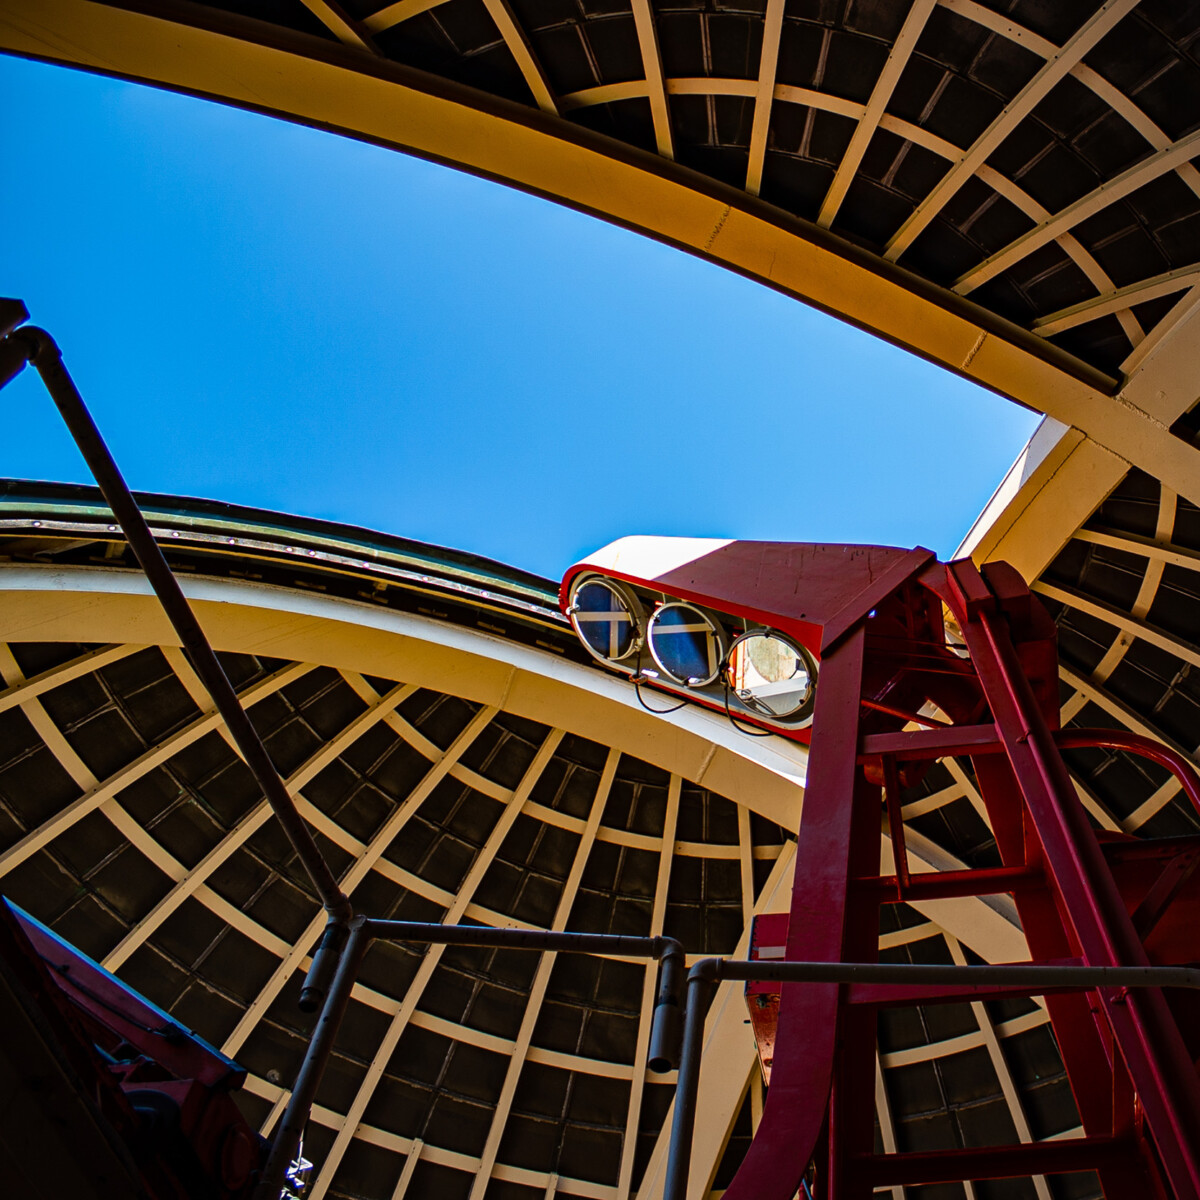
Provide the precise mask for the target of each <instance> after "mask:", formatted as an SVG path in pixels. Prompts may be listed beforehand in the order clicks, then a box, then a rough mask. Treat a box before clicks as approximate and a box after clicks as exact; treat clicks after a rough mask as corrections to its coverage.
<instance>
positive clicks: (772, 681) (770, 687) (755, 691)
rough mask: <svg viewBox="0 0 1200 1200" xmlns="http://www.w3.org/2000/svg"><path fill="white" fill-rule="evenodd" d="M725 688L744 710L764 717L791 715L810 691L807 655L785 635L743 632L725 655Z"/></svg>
mask: <svg viewBox="0 0 1200 1200" xmlns="http://www.w3.org/2000/svg"><path fill="white" fill-rule="evenodd" d="M728 670H729V687H730V689H731V690H732V692H733V693H734V695H735V696H737V698H738V699H739V700H740V701H741V702H742V704H743V705H744V706H745V707H746V709H747V710H748V711H750V712H753V713H758V714H759V715H760V716H764V717H768V718H770V717H774V718H782V717H793V716H795V715H796V714H798V713H800V712H801V711H802V710H803V709H804V707H805V706H806V705H807V704H808V702H809V700H810V699H811V698H812V694H813V680H812V672H811V670H810V668H809V665H808V658H807V656H806V655H805V654H804V653H803V651H801V650H800V648H799V647H798V646H795V645H793V644H792V643H791V642H790V641H788V640H787V639H786V638H782V637H779V636H777V635H775V634H769V633H750V634H744V635H743V636H742V637H740V638H738V640H737V641H736V642H734V644H733V649H732V650H731V651H730V654H729V668H728Z"/></svg>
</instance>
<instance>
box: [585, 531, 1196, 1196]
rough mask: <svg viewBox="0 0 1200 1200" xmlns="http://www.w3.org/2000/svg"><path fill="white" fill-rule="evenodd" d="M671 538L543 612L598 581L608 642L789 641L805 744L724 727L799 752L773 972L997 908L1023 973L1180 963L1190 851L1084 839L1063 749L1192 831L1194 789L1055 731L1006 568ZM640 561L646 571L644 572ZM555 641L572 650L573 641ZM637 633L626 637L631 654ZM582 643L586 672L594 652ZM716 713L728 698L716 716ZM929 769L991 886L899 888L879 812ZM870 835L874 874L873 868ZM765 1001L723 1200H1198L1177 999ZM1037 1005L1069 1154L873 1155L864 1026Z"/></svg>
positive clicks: (610, 552) (1053, 994)
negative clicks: (904, 1013) (947, 1186)
mask: <svg viewBox="0 0 1200 1200" xmlns="http://www.w3.org/2000/svg"><path fill="white" fill-rule="evenodd" d="M672 541H673V540H672V539H625V541H624V542H618V543H615V545H614V546H613V547H609V548H608V549H607V550H605V551H601V552H600V553H599V554H597V555H596V556H594V557H593V558H592V559H591V560H589V561H588V562H585V563H582V564H580V565H579V566H577V567H575V568H572V570H571V571H570V572H568V574H567V577H566V579H565V580H564V584H563V603H564V607H566V608H567V611H568V612H569V613H570V612H572V607H571V597H572V596H581V595H584V593H583V592H582V586H581V581H583V580H586V579H588V578H592V579H596V578H600V579H610V580H613V581H616V584H615V586H616V590H615V591H614V592H613V593H612V594H613V595H614V596H616V597H617V601H614V602H613V604H612V605H611V607H612V608H613V609H614V610H615V609H616V608H617V607H619V604H620V603H627V604H628V605H629V606H630V616H629V621H630V623H631V624H636V622H637V621H639V620H644V619H645V616H644V615H645V613H647V612H654V613H657V612H659V611H660V610H671V609H673V608H674V609H678V606H679V605H680V604H683V605H686V606H690V609H689V612H690V613H692V614H695V613H700V614H706V617H705V619H706V620H708V621H709V622H710V623H711V625H712V626H713V628H714V629H718V630H720V629H723V630H724V633H723V634H711V636H712V637H717V638H718V639H720V638H721V637H723V638H724V641H723V643H722V644H723V645H724V646H726V647H729V646H730V645H733V646H736V644H737V638H738V636H739V635H740V636H741V637H743V638H744V637H748V636H751V635H752V634H753V632H754V630H756V629H757V630H759V631H760V632H762V633H764V634H768V636H775V637H780V638H781V639H787V640H788V641H789V642H790V643H791V644H792V645H796V644H797V643H798V644H799V647H801V648H802V649H803V651H804V652H805V654H806V655H807V657H806V659H805V661H806V662H807V664H808V669H809V671H810V674H811V675H812V679H813V684H814V686H813V689H812V690H813V692H814V694H815V702H814V706H813V711H812V717H811V724H810V725H808V724H806V725H804V726H803V727H795V726H794V727H791V728H788V727H785V726H783V725H778V724H776V725H774V726H773V723H772V722H771V721H770V720H758V719H756V714H755V712H754V711H753V709H752V708H751V709H745V708H744V709H743V710H742V711H741V712H740V713H739V714H738V715H739V720H740V721H741V722H743V723H745V724H746V725H748V726H749V725H759V726H760V727H763V728H768V729H770V728H774V731H775V732H777V733H779V734H781V736H785V737H792V738H794V739H796V740H803V741H807V742H809V743H810V747H811V749H810V757H809V764H808V776H807V785H806V791H805V799H804V808H803V818H802V820H801V823H800V827H799V830H798V832H797V846H796V868H795V885H794V890H793V894H792V904H791V911H790V913H789V914H788V917H787V929H786V944H785V958H786V959H787V960H789V961H797V962H807V963H872V962H875V961H877V959H878V934H879V918H880V909H881V907H882V906H885V905H894V904H899V903H904V902H907V901H922V900H935V899H947V898H954V897H979V896H997V895H1003V894H1008V895H1011V897H1012V899H1013V901H1014V902H1015V906H1016V910H1017V913H1018V915H1019V917H1020V921H1021V925H1022V928H1023V931H1024V934H1025V938H1026V940H1027V942H1028V947H1029V960H1028V963H1030V964H1035V965H1040V966H1044V967H1054V966H1069V965H1075V966H1084V967H1113V966H1121V967H1144V966H1150V965H1153V966H1169V965H1170V966H1175V965H1181V964H1193V963H1195V962H1196V960H1197V959H1200V876H1196V877H1195V878H1193V870H1194V868H1195V867H1196V866H1197V865H1200V838H1180V839H1172V840H1170V841H1161V840H1160V841H1154V842H1147V841H1141V840H1138V839H1135V838H1132V837H1126V836H1122V835H1111V834H1104V835H1098V834H1097V832H1096V830H1095V829H1094V828H1093V827H1092V824H1091V822H1090V821H1089V819H1088V817H1087V814H1086V812H1085V810H1084V808H1083V806H1082V804H1081V802H1080V800H1079V799H1078V797H1077V794H1076V792H1075V789H1074V786H1073V784H1072V782H1071V779H1070V776H1069V774H1068V772H1067V768H1066V765H1065V764H1064V762H1063V759H1062V755H1061V750H1062V749H1064V748H1072V747H1081V746H1104V747H1108V748H1113V749H1121V750H1125V751H1128V752H1131V753H1135V754H1144V755H1147V756H1149V757H1151V758H1153V759H1155V760H1156V761H1157V762H1158V763H1159V764H1160V765H1163V766H1165V767H1167V768H1168V769H1170V770H1171V771H1173V772H1174V773H1175V774H1176V775H1177V776H1178V777H1179V778H1180V781H1181V783H1182V785H1183V788H1184V791H1185V792H1186V794H1187V795H1188V797H1189V799H1190V800H1191V801H1192V803H1193V805H1195V806H1196V807H1197V810H1198V811H1200V780H1198V779H1197V776H1196V774H1195V772H1194V771H1193V770H1192V768H1191V766H1190V764H1188V763H1187V762H1186V761H1184V760H1182V759H1181V758H1180V757H1179V756H1177V755H1175V754H1174V753H1173V752H1171V751H1169V750H1167V749H1166V748H1164V747H1163V746H1161V745H1160V744H1158V743H1156V742H1153V741H1151V740H1149V739H1143V738H1139V737H1136V736H1134V735H1131V734H1127V733H1117V732H1114V731H1111V730H1081V729H1072V730H1066V731H1064V730H1060V729H1059V695H1058V658H1057V648H1056V638H1055V628H1054V623H1053V621H1052V620H1051V618H1050V616H1049V615H1048V613H1047V612H1046V610H1045V609H1044V608H1043V607H1042V605H1041V603H1040V601H1039V600H1038V599H1037V598H1036V597H1035V596H1034V595H1033V594H1032V593H1031V591H1030V590H1029V588H1028V586H1027V585H1026V584H1025V582H1024V581H1023V580H1022V579H1021V578H1020V576H1019V575H1018V574H1017V573H1016V571H1014V570H1013V569H1012V568H1011V567H1009V566H1008V565H1007V564H1004V563H992V564H989V565H987V566H985V567H984V568H983V569H982V572H981V571H979V570H977V569H976V568H975V566H974V565H973V564H972V563H970V562H969V561H958V562H952V563H949V564H942V563H939V562H937V561H936V559H935V558H934V556H933V555H932V554H930V553H929V552H927V551H922V550H912V551H903V550H890V549H887V548H884V547H849V546H805V545H795V546H789V545H782V544H775V543H755V542H730V543H719V542H713V543H694V544H693V546H692V549H691V551H689V552H686V553H679V551H680V549H681V548H682V549H683V550H685V551H686V550H687V548H686V547H681V545H680V546H676V547H675V548H674V551H672V547H671V546H670V545H669V543H671V542H672ZM654 543H660V544H661V545H662V546H663V549H664V551H665V552H666V558H665V559H664V560H663V561H662V563H661V564H659V565H655V563H654V560H655V554H654V553H653V551H654ZM595 595H598V593H597V594H595ZM595 595H593V596H592V597H591V599H592V600H593V601H594V600H595ZM586 598H587V597H586V596H585V599H586ZM601 599H602V600H604V598H603V597H601ZM618 602H619V603H618ZM604 603H605V604H607V603H608V601H607V600H604ZM595 607H596V605H595V604H594V603H593V608H595ZM634 610H636V611H634ZM584 615H585V616H586V617H587V619H589V620H590V621H592V622H593V624H594V623H595V621H596V618H595V616H594V615H592V614H584ZM573 619H574V620H576V627H577V628H579V629H581V636H584V633H586V632H588V631H589V630H588V627H586V626H582V625H581V624H580V621H581V618H579V617H577V616H573ZM604 619H605V620H608V618H604ZM622 619H624V618H622ZM687 619H688V620H691V621H692V625H691V626H688V628H690V629H693V630H700V628H701V621H700V617H698V616H695V615H691V616H689V617H687ZM612 620H614V621H615V620H616V618H615V617H614V618H612ZM654 622H655V617H654V616H650V617H649V619H648V629H647V630H646V631H645V635H646V636H647V637H648V638H653V636H654ZM678 623H679V619H676V624H677V625H678ZM611 627H612V628H614V629H615V628H616V626H615V625H614V626H611ZM623 628H624V627H622V629H623ZM768 631H770V632H769V633H768ZM667 632H671V631H670V630H667ZM697 636H699V635H697ZM704 636H710V635H708V634H705V635H704ZM594 641H595V644H598V645H600V647H601V651H603V650H604V649H605V648H606V646H607V645H608V644H609V643H603V642H600V641H599V640H598V639H594ZM635 642H636V636H635V634H633V633H631V635H630V637H629V638H628V639H626V640H624V641H622V642H620V644H619V646H618V641H617V638H616V634H614V635H613V638H612V639H611V645H612V646H614V647H617V648H618V649H620V650H621V654H622V658H623V659H624V662H625V663H626V664H628V663H629V662H633V661H635V659H634V650H635ZM798 653H799V651H798ZM602 656H603V655H602V654H597V657H602ZM656 657H659V656H656ZM709 657H710V660H711V658H712V654H711V653H710V655H709ZM728 657H729V651H728V650H727V651H726V662H728ZM637 661H639V662H640V650H639V651H638V652H637ZM664 661H665V660H664ZM797 661H799V660H798V659H797ZM614 665H617V666H618V669H621V664H614ZM625 669H626V673H627V674H628V673H630V671H629V668H628V666H626V668H625ZM726 669H728V667H727V668H726ZM634 670H635V671H636V672H637V674H635V678H636V679H638V681H639V684H640V685H642V686H648V687H649V688H651V689H652V690H654V691H657V692H659V693H671V692H673V693H674V694H675V695H679V694H681V693H686V691H687V690H688V689H687V686H686V685H688V684H690V683H693V682H694V683H696V684H700V683H702V682H703V681H702V680H701V676H700V675H696V676H694V677H692V678H691V679H685V678H684V677H683V674H682V673H681V672H677V673H676V674H677V678H675V679H674V685H671V684H664V683H663V681H662V679H661V676H659V675H658V674H654V675H649V673H647V675H646V676H642V675H641V672H640V669H639V668H636V667H635V668H634ZM680 684H682V685H683V686H679V685H680ZM697 691H698V695H697V697H696V698H697V699H698V700H699V701H700V702H701V703H703V704H707V705H709V706H710V707H713V706H716V701H715V700H714V696H715V695H716V693H714V691H713V689H712V686H711V681H708V686H707V690H705V688H704V687H700V688H698V689H697ZM728 697H729V692H728V690H726V693H725V707H726V708H728V704H729V700H728ZM731 715H732V714H731ZM759 715H761V714H759ZM950 755H955V756H960V757H967V758H969V759H970V761H971V763H972V765H973V769H974V772H975V776H976V779H977V781H978V786H979V792H980V795H981V797H982V800H983V804H984V805H985V807H986V811H987V815H988V818H989V820H990V823H991V827H992V831H993V833H994V836H995V839H996V844H997V847H998V850H999V853H1000V856H1001V860H1002V865H1001V866H999V867H990V868H986V869H962V870H952V871H936V872H928V871H925V872H917V871H910V869H909V859H908V855H907V852H906V850H905V844H904V826H903V822H902V819H901V811H900V793H901V790H902V789H903V788H904V787H906V786H909V785H911V784H912V783H914V782H915V781H917V780H918V779H919V777H920V775H921V774H922V773H923V772H924V771H925V770H927V769H928V767H929V766H930V765H931V764H932V763H933V762H934V761H935V760H937V759H939V758H943V757H946V756H950ZM881 825H882V826H883V828H885V829H886V830H887V831H888V835H889V837H890V844H891V850H892V863H893V864H894V865H891V864H889V865H888V866H887V867H886V868H884V867H882V866H881V838H880V832H881ZM884 861H886V860H884ZM772 940H774V939H772ZM743 977H744V976H743ZM774 986H775V987H776V988H778V991H779V994H780V1004H779V1018H778V1026H777V1030H776V1040H775V1045H774V1051H773V1063H772V1069H771V1078H770V1089H769V1092H768V1095H767V1101H766V1106H765V1109H764V1112H763V1116H762V1120H761V1123H760V1125H759V1128H758V1131H757V1134H756V1136H755V1137H754V1140H753V1142H752V1143H751V1145H750V1149H749V1151H748V1153H747V1155H746V1157H745V1159H744V1161H743V1163H742V1165H741V1167H740V1169H739V1170H738V1172H737V1174H736V1176H735V1178H734V1179H733V1181H732V1183H731V1184H730V1185H729V1187H728V1189H727V1190H726V1192H725V1200H792V1197H794V1196H795V1195H796V1194H797V1192H798V1190H800V1188H801V1186H802V1183H803V1185H804V1186H805V1187H806V1188H808V1187H810V1183H809V1181H810V1180H811V1190H812V1191H813V1192H814V1193H815V1195H816V1196H817V1197H827V1198H829V1200H859V1198H865V1197H868V1196H869V1195H870V1194H871V1192H872V1191H873V1190H874V1189H877V1188H881V1187H888V1186H898V1185H900V1186H902V1185H918V1184H936V1183H944V1182H949V1181H958V1180H986V1179H1001V1178H1013V1177H1020V1176H1031V1175H1055V1174H1061V1173H1070V1172H1077V1171H1095V1172H1097V1174H1098V1176H1099V1179H1100V1182H1101V1186H1102V1188H1103V1190H1104V1193H1105V1195H1106V1196H1107V1197H1109V1198H1110V1200H1116V1198H1118V1197H1120V1198H1122V1200H1125V1198H1129V1197H1136V1198H1139V1200H1140V1198H1142V1197H1145V1198H1147V1200H1149V1198H1150V1197H1155V1198H1160V1200H1168V1198H1174V1200H1197V1198H1200V1079H1198V1076H1197V1068H1196V1061H1197V1057H1198V1055H1200V997H1198V996H1197V993H1195V992H1194V991H1186V990H1182V989H1175V988H1169V989H1164V988H1146V989H1140V990H1134V989H1128V990H1126V989H1122V988H1114V987H1105V988H1096V989H1092V990H1086V991H1085V990H1082V989H1081V988H1080V987H1079V986H1078V985H1076V986H1075V987H1063V988H1060V989H1050V988H1046V987H1038V988H1036V989H1034V988H1033V987H1031V986H1024V987H1018V986H992V985H989V986H979V985H972V986H945V985H937V986H935V985H919V986H918V985H912V986H904V987H897V986H895V985H880V984H868V983H851V984H845V983H842V984H839V983H804V984H800V983H790V982H787V983H782V984H780V985H774ZM1035 990H1036V992H1038V993H1040V994H1044V995H1045V999H1046V1005H1047V1008H1048V1012H1049V1016H1050V1020H1051V1023H1052V1026H1053V1030H1054V1034H1055V1036H1056V1038H1057V1041H1058V1046H1059V1050H1060V1052H1061V1054H1062V1059H1063V1063H1064V1065H1065V1068H1066V1071H1067V1075H1068V1077H1069V1079H1070V1084H1071V1088H1072V1091H1073V1094H1074V1099H1075V1104H1076V1107H1077V1108H1078V1111H1079V1117H1080V1123H1081V1125H1082V1129H1083V1134H1082V1136H1081V1137H1077V1138H1071V1139H1060V1140H1055V1141H1049V1142H1040V1143H1039V1142H1034V1143H1025V1144H1015V1145H1012V1144H1010V1145H1002V1146H970V1147H959V1148H948V1149H945V1150H937V1151H926V1152H901V1153H895V1154H879V1153H876V1151H875V1146H874V1133H873V1115H874V1104H873V1097H874V1094H875V1046H876V1038H875V1025H876V1014H877V1011H878V1009H879V1008H880V1007H883V1006H888V1005H917V1004H919V1005H928V1004H938V1003H954V1002H958V1003H961V1002H963V1001H966V1000H972V1001H978V1000H995V999H1002V998H1008V997H1013V996H1017V995H1029V994H1030V993H1031V992H1033V991H1035ZM810 1164H811V1165H812V1167H813V1168H814V1169H813V1170H812V1171H811V1172H809V1167H810ZM806 1172H809V1173H808V1175H807V1179H806V1178H805V1177H806ZM696 1182H698V1183H701V1184H702V1181H696Z"/></svg>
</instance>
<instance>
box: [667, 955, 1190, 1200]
mask: <svg viewBox="0 0 1200 1200" xmlns="http://www.w3.org/2000/svg"><path fill="white" fill-rule="evenodd" d="M727 979H736V980H746V981H753V982H756V983H758V982H768V981H776V982H779V983H837V984H853V983H859V984H872V983H873V984H884V985H887V984H894V985H896V986H898V987H904V986H913V985H920V984H927V985H936V986H950V987H955V986H960V987H961V986H968V987H971V986H984V987H986V986H997V987H1017V986H1019V987H1023V988H1026V989H1027V990H1028V991H1029V993H1030V994H1031V995H1038V994H1039V993H1038V991H1037V989H1039V988H1051V989H1064V988H1067V989H1080V990H1092V989H1094V988H1101V987H1116V988H1146V987H1152V988H1161V987H1186V988H1200V969H1194V968H1191V967H1087V966H1040V965H1037V964H1012V965H1000V966H991V965H986V966H962V967H960V966H941V965H935V964H925V963H808V962H781V961H773V962H757V961H747V960H739V959H721V958H704V959H701V960H700V961H699V962H697V963H694V964H693V965H692V969H691V970H690V971H689V972H688V975H687V1004H686V1007H685V1016H684V1025H683V1046H682V1050H681V1052H680V1056H679V1078H678V1081H677V1082H676V1085H675V1115H674V1119H673V1121H672V1124H671V1141H670V1147H669V1149H668V1151H667V1172H666V1181H665V1185H664V1188H663V1200H686V1197H687V1187H688V1173H689V1171H690V1169H691V1154H692V1140H693V1137H694V1133H695V1124H696V1102H697V1098H698V1096H699V1090H700V1057H701V1053H702V1050H703V1041H704V1018H705V1014H706V1012H707V1009H708V1002H709V1000H710V999H711V997H712V993H713V991H714V989H715V988H716V985H717V983H718V982H720V981H721V980H727ZM908 1003H912V1001H911V1000H910V1001H908Z"/></svg>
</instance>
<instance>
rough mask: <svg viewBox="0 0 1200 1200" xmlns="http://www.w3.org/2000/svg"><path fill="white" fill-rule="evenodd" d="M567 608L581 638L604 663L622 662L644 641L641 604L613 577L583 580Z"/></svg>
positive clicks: (573, 593)
mask: <svg viewBox="0 0 1200 1200" xmlns="http://www.w3.org/2000/svg"><path fill="white" fill-rule="evenodd" d="M568 611H569V615H570V618H571V624H572V625H573V626H574V627H575V632H576V633H577V634H578V635H579V640H580V641H581V642H583V644H584V646H585V647H587V649H588V650H590V651H591V653H592V654H594V655H595V656H596V657H597V658H598V659H600V660H601V661H602V662H610V663H611V662H620V661H621V660H622V659H624V658H628V657H629V656H630V655H631V654H632V653H633V652H634V651H635V650H636V649H637V648H638V646H639V645H640V644H641V640H642V610H641V605H639V604H638V602H637V598H636V597H635V596H634V595H633V593H632V592H630V591H629V590H628V589H627V588H624V587H622V586H621V585H620V584H619V583H617V582H616V581H614V580H611V579H599V578H597V577H595V576H593V577H592V578H590V579H586V580H584V581H583V582H582V583H580V584H579V586H578V587H576V588H575V590H574V592H572V594H571V605H570V609H569V610H568Z"/></svg>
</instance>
